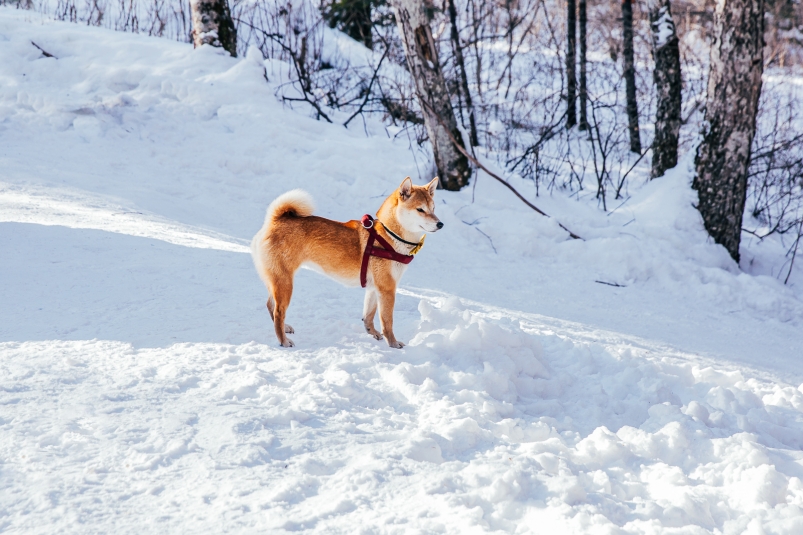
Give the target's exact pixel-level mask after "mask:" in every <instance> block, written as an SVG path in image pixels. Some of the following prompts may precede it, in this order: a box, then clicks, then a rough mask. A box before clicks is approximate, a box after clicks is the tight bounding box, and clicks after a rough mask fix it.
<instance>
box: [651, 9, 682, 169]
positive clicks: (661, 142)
mask: <svg viewBox="0 0 803 535" xmlns="http://www.w3.org/2000/svg"><path fill="white" fill-rule="evenodd" d="M648 5H649V10H650V26H651V28H652V55H653V58H654V59H655V70H654V71H653V73H652V79H653V82H654V83H655V93H656V96H657V106H656V110H655V138H654V140H653V143H652V171H651V173H650V177H651V178H656V177H659V176H663V174H664V173H665V172H666V170H667V169H671V168H673V167H675V166H676V165H677V163H678V135H679V133H680V121H681V119H680V105H681V95H680V90H681V81H680V51H679V49H678V36H677V33H676V32H675V22H674V21H673V20H672V12H671V10H670V8H669V0H650V2H649V4H648Z"/></svg>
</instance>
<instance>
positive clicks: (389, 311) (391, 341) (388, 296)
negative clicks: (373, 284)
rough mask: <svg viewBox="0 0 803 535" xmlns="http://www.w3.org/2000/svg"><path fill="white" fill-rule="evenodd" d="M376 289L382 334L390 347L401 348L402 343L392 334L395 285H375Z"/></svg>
mask: <svg viewBox="0 0 803 535" xmlns="http://www.w3.org/2000/svg"><path fill="white" fill-rule="evenodd" d="M377 291H378V292H379V322H380V323H381V324H382V334H383V335H384V336H385V340H387V342H388V345H389V346H390V347H395V348H396V349H401V348H403V347H404V344H403V343H401V342H399V341H398V340H396V337H395V336H394V335H393V307H394V306H395V304H396V285H395V284H393V285H390V284H388V285H387V286H385V287H377Z"/></svg>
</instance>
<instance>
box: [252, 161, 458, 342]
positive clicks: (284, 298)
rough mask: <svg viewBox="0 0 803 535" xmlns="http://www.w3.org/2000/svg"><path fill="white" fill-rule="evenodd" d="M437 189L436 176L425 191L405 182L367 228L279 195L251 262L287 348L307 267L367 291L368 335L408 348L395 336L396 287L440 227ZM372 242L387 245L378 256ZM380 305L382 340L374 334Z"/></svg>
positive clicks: (300, 195) (299, 194) (300, 194)
mask: <svg viewBox="0 0 803 535" xmlns="http://www.w3.org/2000/svg"><path fill="white" fill-rule="evenodd" d="M437 184H438V178H437V177H435V178H434V179H433V180H432V181H431V182H430V183H429V184H427V185H426V186H415V185H413V182H412V180H410V177H407V178H405V179H404V180H403V181H402V183H401V185H400V186H399V188H398V189H397V190H395V191H394V192H393V193H391V194H390V196H388V198H387V199H385V201H384V202H383V203H382V206H381V207H380V208H379V210H378V211H377V213H376V215H377V217H376V220H373V218H371V217H370V216H365V217H364V218H363V220H362V222H361V221H356V220H352V221H348V222H346V223H340V222H338V221H332V220H330V219H325V218H323V217H317V216H314V215H312V213H313V211H314V204H313V202H312V198H311V197H310V195H309V194H308V193H307V192H306V191H303V190H300V189H296V190H293V191H288V192H287V193H284V194H283V195H280V196H279V197H278V198H276V200H274V201H273V202H272V203H271V204H270V206H268V210H267V213H266V214H265V223H264V224H263V225H262V228H261V229H260V230H259V232H257V234H256V236H254V239H253V240H252V241H251V256H252V257H253V260H254V266H255V267H256V270H257V272H258V273H259V276H260V278H261V279H262V281H263V282H264V283H265V286H266V287H267V289H268V302H267V307H268V312H269V313H270V317H271V320H272V321H273V327H274V329H275V331H276V337H277V338H278V339H279V343H281V345H282V346H283V347H293V345H294V344H293V341H292V340H290V338H288V337H287V334H292V333H294V332H295V331H294V330H293V328H292V327H291V326H290V325H287V324H286V323H285V322H284V320H285V315H286V313H287V307H288V306H289V305H290V298H291V297H292V295H293V277H294V275H295V272H296V270H298V268H300V267H302V266H303V267H309V268H311V269H313V270H315V271H318V272H320V273H323V274H324V275H327V276H329V277H331V278H333V279H335V280H337V281H339V282H341V283H343V284H344V285H346V286H359V285H361V286H363V287H364V288H365V305H364V307H363V316H362V320H363V324H364V325H365V330H366V331H367V332H368V333H369V334H370V335H371V336H373V337H374V338H376V339H377V340H381V339H382V338H383V336H384V338H385V340H386V341H387V343H388V345H389V346H390V347H394V348H398V349H401V348H403V347H404V344H403V343H402V342H399V341H398V340H396V336H395V335H394V334H393V306H394V303H395V300H396V285H397V284H398V283H399V279H401V277H402V275H403V274H404V272H405V270H406V269H407V265H406V264H408V263H409V261H410V260H412V255H411V253H413V254H414V253H416V252H417V251H418V249H420V248H421V245H422V244H423V238H424V235H425V234H426V233H427V232H436V231H438V230H440V229H442V228H443V223H442V222H441V220H440V219H438V217H437V216H436V215H435V202H434V200H433V198H434V196H435V188H436V187H437ZM374 240H376V241H379V243H380V245H382V248H381V249H380V250H379V251H378V252H377V249H378V248H376V247H373V242H374ZM383 242H384V243H383ZM388 246H389V247H390V248H392V251H388V250H387V249H388V248H389V247H388ZM369 253H370V255H369ZM366 255H368V256H366ZM364 256H366V257H365V258H364ZM388 256H390V257H392V258H395V259H397V260H394V259H392V258H388ZM402 262H404V263H402ZM377 306H378V307H379V321H380V326H381V327H382V332H381V333H380V332H379V331H377V330H376V328H375V327H374V316H375V315H376V311H377Z"/></svg>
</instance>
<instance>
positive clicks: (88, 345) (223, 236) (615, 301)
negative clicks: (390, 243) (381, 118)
mask: <svg viewBox="0 0 803 535" xmlns="http://www.w3.org/2000/svg"><path fill="white" fill-rule="evenodd" d="M31 41H34V42H35V43H36V44H37V45H39V46H41V47H42V48H43V49H44V50H47V51H48V52H49V53H51V54H53V55H54V56H55V58H45V57H43V56H42V54H41V52H40V51H39V50H38V49H36V48H35V47H33V46H32V45H31V44H30V43H31ZM284 68H286V67H285V66H283V65H280V64H278V63H276V62H266V63H264V64H263V62H262V61H261V59H260V58H259V57H257V55H255V54H253V53H249V54H247V55H246V57H245V58H242V59H233V58H229V57H226V56H225V55H223V54H221V53H219V52H218V51H217V50H214V49H212V48H210V47H202V48H200V49H198V50H193V49H192V48H191V47H190V46H189V45H186V44H181V43H174V42H170V41H167V40H159V39H153V38H146V37H143V36H138V35H131V34H122V33H114V32H111V31H107V30H101V29H97V28H90V27H84V26H80V25H70V24H66V23H54V22H50V21H46V20H42V19H41V18H37V16H36V15H34V14H31V13H29V12H27V13H26V12H20V11H16V10H11V9H6V8H3V9H0V139H1V140H2V143H0V168H2V169H3V174H2V176H0V250H2V251H3V254H2V256H1V257H0V258H1V260H0V281H2V284H0V303H2V306H0V531H8V532H12V533H56V532H57V533H95V532H115V533H142V532H164V533H180V532H182V533H183V532H192V533H212V532H214V533H220V532H246V533H252V532H269V533H283V532H289V531H302V532H318V533H460V534H464V533H494V532H496V533H543V532H548V533H634V534H635V533H645V534H647V533H777V534H782V533H783V534H788V533H796V532H799V531H800V530H801V529H803V515H801V508H802V507H803V482H802V481H801V478H803V452H802V451H801V448H803V385H801V383H803V373H801V372H800V367H799V358H800V355H801V350H803V336H802V335H801V334H800V328H801V323H803V322H802V321H801V319H802V318H803V302H801V294H800V286H799V285H800V281H801V280H802V279H801V276H803V272H801V270H800V268H795V270H794V271H793V273H792V276H791V279H790V280H791V284H790V285H783V284H782V282H781V281H779V280H778V279H777V275H778V274H779V273H780V272H781V271H783V274H784V275H785V273H786V271H785V269H788V265H787V267H786V268H784V267H783V262H784V260H785V259H783V258H782V255H779V254H777V253H772V252H771V251H770V252H768V251H769V249H771V248H768V247H764V246H762V247H757V246H756V247H753V246H749V245H748V247H746V248H745V249H744V250H743V256H744V257H745V260H744V261H743V264H742V266H741V268H740V267H739V266H736V265H735V264H734V263H733V262H732V261H731V260H730V258H729V256H728V255H727V253H726V251H725V250H724V249H723V248H722V247H719V246H717V245H715V244H713V243H712V242H710V240H708V239H707V237H706V234H705V232H704V230H703V228H702V224H701V222H700V219H699V215H698V214H697V212H696V210H695V209H694V207H693V206H692V204H693V203H694V201H695V199H694V193H693V191H691V190H690V189H689V187H688V181H689V176H690V175H689V171H690V169H689V167H690V165H691V159H690V158H691V156H690V155H687V156H686V157H685V159H683V161H682V162H681V163H680V165H679V166H678V167H677V168H676V169H674V170H672V171H670V172H669V173H668V174H667V176H666V177H663V178H661V179H660V180H656V181H653V182H650V183H647V184H645V185H643V186H642V185H633V186H632V187H631V191H630V192H629V193H628V194H627V196H626V197H625V198H624V199H621V200H620V201H617V203H615V204H613V205H612V210H611V212H608V213H607V214H606V213H604V212H602V211H600V210H598V209H597V207H596V204H595V203H594V201H593V193H589V192H583V193H582V194H581V195H580V196H578V197H579V198H577V197H573V198H567V197H565V196H563V195H562V194H560V193H556V194H555V195H554V196H551V197H550V196H541V197H538V198H536V197H535V194H534V190H533V188H532V185H531V184H529V183H527V182H524V181H522V180H518V179H515V178H513V179H511V181H512V182H513V183H514V184H515V185H516V187H517V188H519V189H520V190H521V191H523V192H525V194H526V195H528V197H529V198H530V199H532V200H533V201H534V202H535V203H536V204H537V205H538V206H539V207H541V208H542V209H544V210H545V211H546V212H547V213H549V214H550V215H552V216H553V217H554V218H555V219H556V220H559V221H560V222H561V223H563V224H564V225H566V226H567V227H568V228H570V229H572V230H573V231H574V232H576V233H578V234H579V235H581V236H583V238H585V241H578V240H569V239H567V236H566V233H565V232H564V231H563V230H561V229H560V228H559V227H558V225H557V223H556V221H555V220H551V219H547V218H543V217H541V216H538V215H537V214H534V213H533V212H531V211H529V210H528V209H527V208H526V207H525V206H523V205H522V204H521V203H520V202H519V201H517V200H516V199H515V198H514V197H513V196H512V195H511V194H510V193H509V192H508V191H507V190H505V189H504V188H503V187H501V186H500V185H498V184H496V183H495V182H494V181H493V180H491V179H490V178H489V177H488V176H486V175H481V176H480V177H479V179H478V183H477V185H476V190H475V191H472V190H471V189H467V190H466V191H463V192H459V193H448V192H442V191H439V192H437V193H436V199H437V203H438V204H437V214H438V216H439V217H440V218H441V220H442V221H443V222H444V223H445V227H444V229H443V230H442V231H441V232H439V233H437V234H435V235H433V236H430V238H429V239H428V240H427V244H426V246H425V247H424V249H423V250H422V251H421V253H420V254H419V255H418V256H417V257H416V260H415V262H414V263H413V264H411V265H410V268H409V269H408V271H407V273H406V274H405V278H404V279H403V281H402V285H403V287H402V288H401V289H400V291H399V295H398V298H397V304H396V314H395V318H396V321H395V324H396V332H397V336H399V338H400V339H401V340H402V341H404V342H407V343H408V346H407V347H406V348H405V349H404V350H401V351H399V350H394V349H390V348H388V347H387V346H386V344H385V343H384V342H381V341H375V340H373V339H372V338H371V337H370V336H368V335H366V334H365V332H364V329H363V326H362V324H361V322H360V313H361V311H362V292H361V291H359V290H355V289H350V288H344V287H342V286H340V285H338V284H337V283H335V282H333V281H331V280H329V279H326V278H324V277H322V276H320V275H318V274H316V273H312V272H309V271H305V270H302V271H299V273H298V274H297V276H296V284H295V293H294V296H293V302H292V304H291V307H290V310H289V313H288V321H289V323H291V324H292V325H293V326H294V328H295V329H296V334H295V335H294V341H295V343H296V348H294V349H283V348H280V347H278V344H277V342H276V340H275V337H274V335H273V332H272V328H271V327H270V325H269V323H268V314H267V311H266V310H265V308H264V307H265V298H266V295H265V291H264V288H263V286H262V283H261V282H260V281H259V278H258V276H257V274H256V272H255V270H254V269H253V265H252V264H251V259H250V256H249V255H248V247H247V239H248V238H249V237H250V236H252V235H253V234H254V232H255V231H256V230H257V229H258V228H259V226H260V225H261V223H262V220H263V217H264V213H265V209H266V207H267V206H268V204H269V203H270V202H271V201H272V200H273V199H274V198H275V197H277V196H278V195H279V194H281V193H283V192H286V191H289V190H292V189H294V188H304V189H305V190H307V191H309V192H310V193H312V195H313V197H314V198H315V201H316V204H317V206H318V211H317V212H316V213H318V214H320V215H322V216H325V217H331V218H334V219H339V220H347V219H353V218H358V217H359V216H361V215H362V214H363V213H365V212H370V211H373V210H375V209H376V208H377V207H378V206H379V204H380V203H381V201H382V199H383V198H384V197H385V196H387V195H388V194H389V193H390V192H391V191H393V189H394V188H395V187H397V186H398V184H399V183H400V182H401V179H402V178H403V177H404V176H406V175H411V176H413V177H414V180H415V181H416V183H418V184H423V183H425V181H428V180H429V179H430V178H431V177H428V176H420V175H419V174H418V172H417V166H416V163H415V162H414V161H413V159H412V157H411V155H410V152H409V148H408V146H407V145H406V143H402V142H401V141H400V140H401V138H399V140H393V139H389V138H388V137H387V135H386V134H385V131H384V129H383V128H382V126H381V125H380V124H379V123H376V122H372V121H371V120H370V119H369V120H367V121H366V124H365V126H363V125H360V127H359V128H356V127H355V128H353V129H351V130H349V129H345V128H343V127H342V126H339V125H337V124H334V125H328V124H324V123H322V122H317V121H314V120H312V119H310V118H308V117H306V116H305V115H304V110H303V109H300V108H299V109H297V110H295V111H294V110H291V109H288V108H284V107H283V106H282V104H281V103H280V102H279V101H278V100H277V99H276V97H275V88H276V85H275V84H276V83H277V80H279V79H280V78H281V72H282V69H284ZM266 73H267V77H268V79H269V80H271V81H270V82H267V81H266V80H265V76H264V75H265V74H266ZM333 117H336V114H334V115H333ZM366 132H367V134H366ZM472 195H473V198H474V199H475V202H472ZM597 281H602V282H603V283H608V284H600V283H599V282H597ZM610 284H616V285H618V286H611V285H610Z"/></svg>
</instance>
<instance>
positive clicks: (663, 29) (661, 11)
mask: <svg viewBox="0 0 803 535" xmlns="http://www.w3.org/2000/svg"><path fill="white" fill-rule="evenodd" d="M656 1H657V0H651V2H650V7H649V8H650V11H654V10H655V9H656V7H655V6H654V4H655V3H656ZM651 26H652V34H653V47H655V50H658V49H659V48H663V47H664V45H666V43H667V41H669V39H671V38H672V36H673V35H675V21H673V20H672V13H670V12H669V5H668V4H667V5H665V6H661V7H660V8H658V18H657V19H656V21H655V22H653V23H651Z"/></svg>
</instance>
